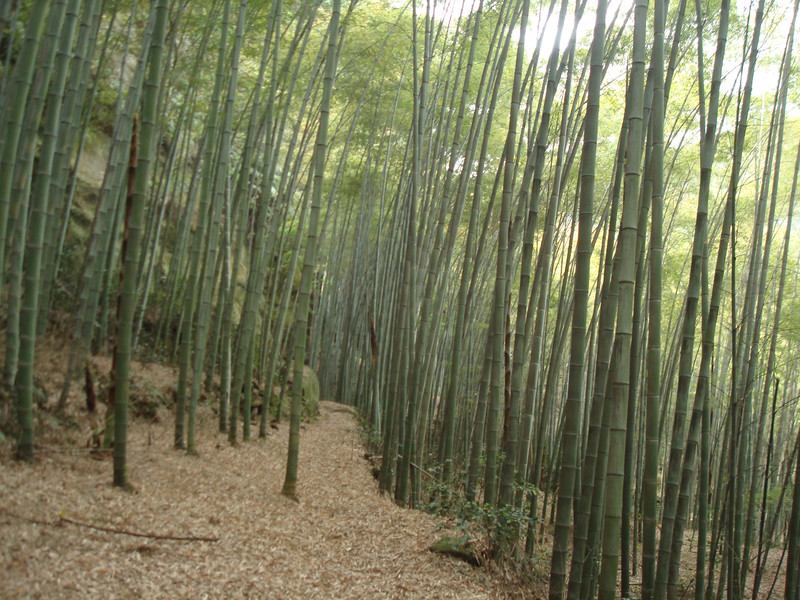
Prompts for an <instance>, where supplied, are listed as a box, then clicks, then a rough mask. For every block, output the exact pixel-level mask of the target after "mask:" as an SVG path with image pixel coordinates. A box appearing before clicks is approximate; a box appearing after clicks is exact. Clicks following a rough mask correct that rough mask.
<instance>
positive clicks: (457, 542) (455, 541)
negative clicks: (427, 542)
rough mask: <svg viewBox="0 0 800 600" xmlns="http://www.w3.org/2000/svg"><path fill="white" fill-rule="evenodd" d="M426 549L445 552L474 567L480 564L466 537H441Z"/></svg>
mask: <svg viewBox="0 0 800 600" xmlns="http://www.w3.org/2000/svg"><path fill="white" fill-rule="evenodd" d="M428 549H429V550H430V551H431V552H438V553H439V554H446V555H447V556H452V557H453V558H457V559H459V560H463V561H464V562H466V563H469V564H471V565H473V566H475V567H478V566H480V564H481V561H480V559H479V557H478V555H477V554H476V553H475V551H474V550H473V549H472V544H471V543H470V541H469V540H468V539H466V538H453V537H443V538H442V539H440V540H439V541H438V542H436V543H435V544H432V545H431V546H430V547H429V548H428Z"/></svg>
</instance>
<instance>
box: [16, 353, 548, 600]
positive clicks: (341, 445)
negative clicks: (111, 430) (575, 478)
mask: <svg viewBox="0 0 800 600" xmlns="http://www.w3.org/2000/svg"><path fill="white" fill-rule="evenodd" d="M63 357H64V354H60V353H52V355H51V356H45V357H43V360H44V362H45V363H47V362H48V361H52V362H53V365H52V367H53V370H52V371H50V372H51V373H54V376H53V379H51V380H49V381H48V382H47V383H45V384H44V386H43V387H44V388H45V390H46V392H47V395H48V402H49V403H50V404H52V403H54V402H55V398H56V397H57V394H58V390H59V389H60V376H58V375H56V374H57V373H59V370H58V368H57V363H59V362H61V361H63ZM106 360H107V359H102V360H99V361H96V362H95V367H96V368H97V370H99V371H103V370H105V372H107V369H108V367H109V366H110V361H109V362H106ZM45 368H46V365H45ZM39 372H40V373H41V372H42V371H39ZM45 372H47V371H45ZM175 377H176V375H175V372H174V370H172V369H169V368H165V367H162V366H158V365H153V364H150V365H139V364H137V365H135V368H134V375H133V378H132V380H133V382H132V388H133V391H132V393H133V394H135V393H137V390H138V393H144V391H148V390H149V391H150V392H151V393H155V395H156V397H162V398H163V397H166V395H167V394H168V393H169V389H170V386H173V385H174V381H175ZM83 405H84V392H83V389H82V385H80V383H78V382H76V383H75V384H74V385H73V392H72V393H71V400H70V406H69V410H68V417H67V418H66V419H62V420H61V422H60V423H56V422H55V418H54V417H52V416H48V413H47V412H46V411H39V412H40V413H41V412H44V415H45V416H44V417H42V416H41V415H40V417H39V422H38V423H37V429H38V430H37V453H36V460H35V461H34V462H33V463H32V464H25V463H21V462H17V461H14V460H13V459H12V452H13V445H12V444H11V442H10V441H8V440H6V441H4V442H3V443H2V444H0V573H2V574H3V575H2V576H0V597H2V598H281V599H284V598H286V599H289V598H291V599H305V598H308V599H311V598H325V599H328V598H331V599H337V598H342V599H344V598H365V599H378V598H398V599H399V598H409V599H411V598H415V599H416V598H441V599H448V598H453V599H455V598H460V599H467V598H469V599H479V598H487V599H488V598H515V597H519V596H520V595H521V594H522V593H525V595H526V597H539V596H541V595H543V594H538V593H536V592H534V591H533V590H532V589H527V590H526V591H525V592H523V590H522V589H521V588H520V587H519V586H518V585H517V583H518V582H516V581H514V578H513V577H512V576H510V575H509V573H508V571H507V570H505V571H504V570H501V569H499V568H497V567H494V566H491V565H489V566H485V567H474V566H470V565H469V564H467V563H464V562H461V561H459V560H457V559H455V558H451V557H447V556H443V555H440V554H436V553H433V552H431V551H429V549H428V548H429V546H430V545H431V544H432V543H434V542H436V541H437V540H438V539H439V538H440V537H441V536H442V534H443V531H444V530H443V526H444V525H445V524H444V523H442V522H441V521H440V520H436V519H435V518H433V517H432V516H431V515H428V514H426V513H423V512H420V511H415V510H410V509H405V508H401V507H399V506H397V505H396V504H394V503H393V502H392V501H391V499H390V498H388V497H386V496H382V495H381V494H380V493H379V492H378V486H377V482H376V481H375V479H374V478H373V476H372V473H371V469H370V465H369V463H368V462H367V461H366V460H365V458H364V457H365V450H364V448H363V447H362V445H361V443H360V439H359V433H358V424H357V421H356V418H355V416H354V414H353V412H352V411H351V409H349V408H347V407H345V406H342V405H338V404H335V403H332V402H323V403H322V406H321V411H320V415H319V417H318V418H317V419H316V420H315V421H313V422H310V423H306V424H304V425H303V431H302V434H301V451H300V465H299V483H298V501H295V500H292V499H290V498H288V497H286V496H283V495H281V487H282V483H283V477H284V470H285V463H286V449H287V443H288V425H287V424H285V423H282V424H280V426H279V427H278V429H277V430H274V429H270V435H269V436H268V437H267V438H265V439H255V440H253V441H249V442H246V443H242V444H240V445H238V446H236V447H232V446H231V445H230V444H229V443H228V441H227V437H226V436H225V435H223V434H220V433H219V432H218V427H217V420H216V419H217V418H216V416H215V415H214V414H213V413H212V411H211V410H210V409H209V408H208V407H207V406H205V407H202V408H201V410H200V411H199V419H198V420H199V423H198V425H199V427H198V432H199V433H198V452H199V456H197V457H192V456H188V455H187V454H186V453H185V452H183V451H178V450H174V449H173V421H172V418H171V416H170V414H169V413H170V411H167V410H166V409H159V410H157V411H156V415H155V418H150V419H143V418H138V419H135V420H134V421H133V422H132V423H131V426H130V429H129V440H128V449H129V450H128V457H129V458H128V474H129V480H130V483H131V484H132V486H133V491H123V490H121V489H119V488H114V487H112V485H111V478H112V463H111V457H110V455H109V453H107V452H106V453H98V452H95V451H91V449H89V448H87V445H91V444H92V440H93V438H95V437H96V433H97V429H98V427H99V425H100V424H101V423H102V418H101V415H102V414H103V413H104V410H105V409H104V407H103V406H102V405H100V406H98V413H97V414H96V415H90V414H88V413H87V412H86V409H85V408H84V406H83ZM65 423H66V424H65ZM170 536H171V537H175V538H192V539H188V540H177V539H168V538H169V537H170ZM200 538H208V540H213V541H205V540H204V539H200ZM531 594H533V595H531Z"/></svg>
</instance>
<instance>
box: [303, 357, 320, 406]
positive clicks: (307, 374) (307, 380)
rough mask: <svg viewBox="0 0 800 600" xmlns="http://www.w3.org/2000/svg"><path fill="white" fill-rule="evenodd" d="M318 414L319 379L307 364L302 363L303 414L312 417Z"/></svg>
mask: <svg viewBox="0 0 800 600" xmlns="http://www.w3.org/2000/svg"><path fill="white" fill-rule="evenodd" d="M318 414H319V379H317V374H316V373H314V371H313V370H312V369H311V367H309V366H308V365H303V416H304V417H306V418H314V417H316V416H317V415H318Z"/></svg>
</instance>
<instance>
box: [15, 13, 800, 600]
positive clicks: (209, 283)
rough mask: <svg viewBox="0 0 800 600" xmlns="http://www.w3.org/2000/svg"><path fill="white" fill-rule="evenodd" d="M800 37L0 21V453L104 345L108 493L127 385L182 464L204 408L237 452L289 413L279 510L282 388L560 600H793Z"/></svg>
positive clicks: (41, 16) (402, 492) (654, 30)
mask: <svg viewBox="0 0 800 600" xmlns="http://www.w3.org/2000/svg"><path fill="white" fill-rule="evenodd" d="M797 12H798V2H797V0H794V1H792V0H780V1H776V2H770V3H767V2H766V1H765V0H749V1H744V0H743V1H742V2H738V3H735V4H732V3H730V0H708V1H700V0H697V1H696V2H686V0H674V1H673V2H670V3H667V2H666V1H665V0H652V2H648V0H633V1H632V2H612V3H609V2H608V0H595V1H594V2H586V1H585V0H576V1H575V2H570V1H568V0H551V1H550V2H535V1H533V0H474V1H473V2H463V3H462V2H454V1H453V2H439V1H434V0H427V1H420V2H414V1H413V0H412V1H411V2H408V3H404V2H393V1H389V0H360V1H358V0H350V2H345V3H342V2H341V0H325V1H322V0H315V1H313V2H300V1H293V0H272V1H271V2H269V1H267V0H249V1H248V0H240V1H239V2H232V1H231V0H212V1H210V2H189V1H188V0H152V1H151V2H142V1H137V0H52V1H50V0H28V1H24V0H16V1H11V2H3V3H0V35H2V39H0V59H2V66H1V67H0V69H1V70H0V73H2V78H1V79H0V118H1V119H2V128H3V135H2V136H0V153H2V158H1V159H0V160H1V164H0V265H2V273H3V280H2V286H3V287H2V293H3V296H2V298H3V302H2V327H3V333H4V335H3V336H2V340H3V343H4V345H5V353H4V359H3V389H4V392H3V395H2V420H3V431H6V432H13V434H14V435H16V436H17V440H18V452H19V456H20V458H22V459H25V460H31V459H33V458H34V456H35V453H36V445H35V424H36V422H37V421H36V419H37V415H38V414H39V413H40V412H41V411H42V410H44V409H45V407H43V401H42V399H41V392H40V385H39V384H38V383H37V378H36V369H35V361H34V358H35V353H36V349H37V347H38V346H39V345H40V344H43V343H46V341H47V340H48V339H49V338H50V337H51V336H52V335H61V336H66V337H68V338H69V340H70V345H69V351H68V353H67V354H65V356H64V364H63V369H64V372H65V373H66V377H65V383H64V386H63V389H61V390H60V394H57V396H58V397H57V398H54V399H53V403H54V404H55V406H51V407H49V409H48V410H57V411H62V412H63V411H64V410H65V409H66V408H67V403H68V398H69V391H70V388H71V386H74V385H77V384H76V380H77V379H78V377H79V376H80V375H81V373H83V371H84V369H85V365H86V364H87V358H88V357H89V356H90V355H91V354H92V353H110V354H113V359H114V366H113V369H112V374H111V385H110V390H109V394H108V397H107V398H106V399H105V400H106V410H107V416H106V421H107V426H106V430H105V435H106V443H108V444H111V443H113V448H114V450H113V456H114V469H113V472H114V474H113V481H114V483H115V484H116V485H119V486H123V487H125V486H128V485H130V483H131V482H130V481H129V477H130V474H128V473H127V471H126V444H125V439H126V431H127V420H128V414H129V412H130V406H129V380H130V372H129V366H130V362H131V360H132V358H140V359H146V360H161V361H164V362H167V363H171V364H175V365H176V366H177V368H178V373H179V375H178V381H177V385H176V390H175V398H174V415H175V419H174V446H175V448H176V449H179V450H185V451H186V452H187V453H188V454H195V453H196V439H197V435H198V425H197V423H198V420H197V415H198V411H200V410H213V411H214V412H215V414H216V415H218V419H219V430H220V434H221V435H227V437H228V440H229V441H230V443H232V444H237V443H240V442H242V441H247V440H250V439H252V438H253V437H256V436H262V437H263V436H266V435H267V434H268V431H269V427H268V426H269V419H270V418H278V419H280V418H281V415H282V414H283V413H282V407H286V406H290V410H289V412H288V414H289V415H290V417H289V421H290V424H289V427H290V432H291V434H290V444H289V448H288V451H287V459H288V460H287V470H286V480H285V482H284V493H286V494H288V495H295V494H300V495H301V494H302V486H303V478H302V472H299V473H298V460H297V459H298V455H299V452H301V450H302V437H301V435H300V423H301V419H302V418H303V401H304V399H303V386H302V385H300V384H299V383H298V382H301V381H304V377H306V375H305V372H306V370H308V369H310V370H313V371H314V372H315V373H316V374H317V375H318V378H319V383H320V388H321V394H322V396H323V397H325V398H330V399H333V400H336V401H339V402H343V403H347V404H350V405H353V406H355V407H356V408H357V409H358V411H359V413H360V414H361V415H362V420H363V426H364V430H365V432H366V433H365V436H366V437H367V438H368V442H369V443H370V447H371V448H372V449H373V451H374V453H375V454H377V455H380V475H379V486H380V489H381V490H382V491H383V492H385V493H387V494H391V495H392V496H393V498H394V499H395V500H396V501H397V502H398V503H400V504H402V505H405V506H410V507H415V508H429V509H431V510H438V511H441V512H443V513H449V514H455V513H459V512H460V513H461V514H467V513H469V514H471V515H473V517H474V518H479V516H480V518H484V519H486V520H487V522H489V523H491V524H492V532H493V536H494V540H495V544H496V547H497V549H496V554H497V556H498V558H501V557H502V555H503V554H504V553H505V554H508V553H512V552H515V551H520V552H521V551H522V546H523V544H524V547H525V551H526V552H527V554H528V555H529V556H538V557H539V558H538V560H546V561H549V566H548V568H547V571H548V573H549V576H548V577H549V589H550V598H551V599H553V600H556V599H561V598H564V597H568V598H570V599H578V598H594V597H599V598H602V599H608V598H615V597H619V596H620V595H621V596H622V597H631V593H632V588H633V587H634V586H636V587H637V590H636V592H635V594H636V595H638V596H640V597H641V598H644V599H647V600H650V599H653V598H656V599H659V600H662V599H664V598H671V599H674V598H678V597H687V596H689V595H691V594H693V595H694V597H695V598H698V599H706V600H711V599H712V598H719V597H725V598H745V597H752V598H762V597H768V595H770V594H772V595H773V596H775V597H780V596H781V595H782V597H784V598H787V599H789V600H797V599H798V598H800V572H798V570H799V569H800V555H799V554H798V551H799V550H800V461H799V460H798V453H800V427H798V425H800V413H798V398H800V386H799V385H798V379H797V373H798V370H800V352H798V348H800V288H798V277H800V245H798V240H800V236H799V235H798V231H799V230H798V228H797V224H796V221H794V220H793V212H794V201H795V197H796V193H797V177H798V169H799V168H800V117H799V116H798V115H800V96H798V92H797V90H798V89H800V86H798V76H799V75H798V74H799V73H800V70H799V69H800V66H798V65H800V63H798V60H797V59H796V58H795V54H796V49H795V48H794V41H795V38H796V33H795V30H796V18H797ZM98 157H100V158H98ZM92 170H93V174H94V175H95V178H94V179H93V178H92V177H88V176H87V172H90V171H92ZM54 332H56V333H54ZM290 381H293V382H294V385H288V384H289V382H290ZM289 392H290V393H291V398H290V399H287V398H286V394H287V393H289ZM256 427H257V428H258V430H257V432H256V430H255V428H256ZM133 479H134V480H135V474H133ZM476 515H479V516H476ZM545 530H546V531H548V532H551V533H552V537H550V536H547V537H543V535H542V532H543V531H545ZM543 540H548V542H547V543H545V542H543ZM549 540H552V543H551V545H550V542H549ZM689 540H691V543H692V544H693V545H694V546H695V548H694V550H693V552H694V553H696V556H697V561H696V565H695V566H694V568H693V570H692V572H689V573H687V572H685V566H683V567H682V555H683V553H685V551H686V545H687V541H689ZM515 548H516V549H517V550H514V549H515ZM776 555H778V556H779V557H780V563H779V564H780V566H779V571H780V572H782V573H783V579H781V581H780V582H776V581H773V580H772V578H770V577H767V576H766V573H767V571H766V564H767V562H768V559H770V557H772V558H771V559H770V560H772V561H773V562H774V561H775V556H776ZM543 557H546V558H543ZM683 562H684V563H685V562H686V559H685V557H684V559H683ZM681 569H684V571H681ZM784 579H785V582H784ZM639 582H641V584H639ZM687 582H690V583H687ZM639 585H641V588H640V589H638V586H639ZM776 586H777V589H776ZM782 586H785V587H784V589H781V587H782Z"/></svg>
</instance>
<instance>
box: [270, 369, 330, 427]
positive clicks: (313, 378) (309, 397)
mask: <svg viewBox="0 0 800 600" xmlns="http://www.w3.org/2000/svg"><path fill="white" fill-rule="evenodd" d="M293 376H294V370H293V369H292V370H290V372H289V377H290V378H289V386H290V387H289V390H288V393H287V401H286V402H284V404H283V406H282V410H281V417H288V416H289V413H290V411H291V406H292V400H291V398H292V391H291V386H292V385H293V383H294V382H293ZM272 394H273V396H274V399H273V402H277V397H278V396H279V395H280V387H277V386H276V387H275V388H274V389H273V390H272ZM319 402H320V398H319V379H317V374H316V373H314V370H313V369H312V368H311V367H309V366H308V365H303V409H302V410H303V419H315V418H316V417H317V416H318V415H319ZM273 406H274V404H273Z"/></svg>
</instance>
